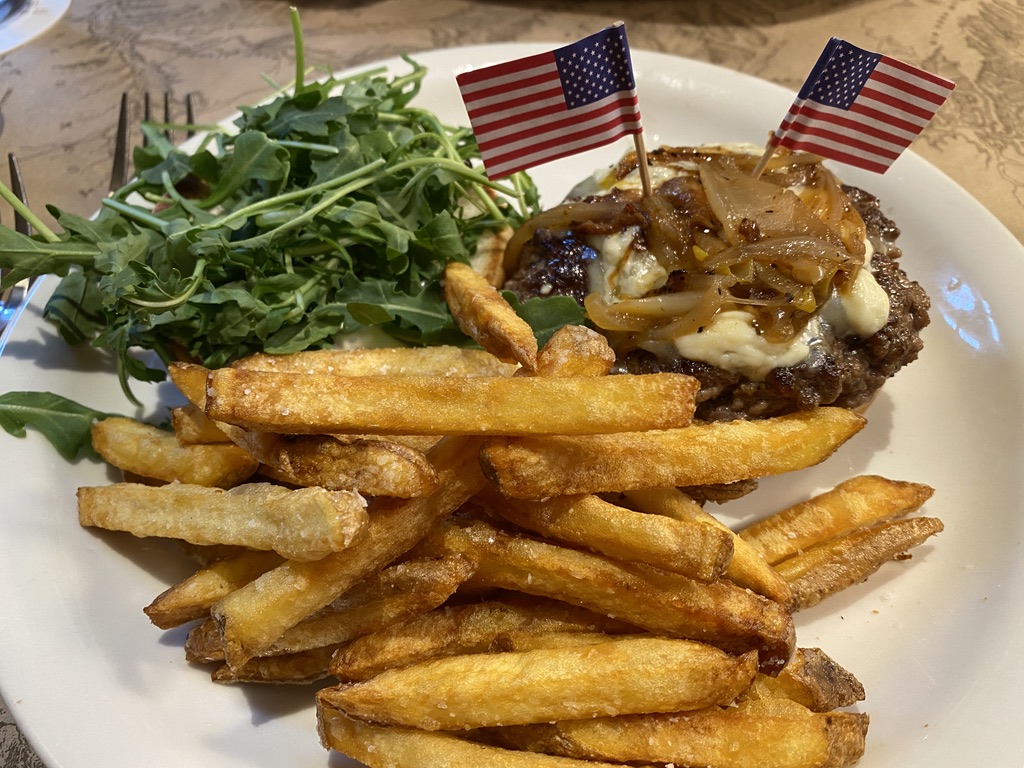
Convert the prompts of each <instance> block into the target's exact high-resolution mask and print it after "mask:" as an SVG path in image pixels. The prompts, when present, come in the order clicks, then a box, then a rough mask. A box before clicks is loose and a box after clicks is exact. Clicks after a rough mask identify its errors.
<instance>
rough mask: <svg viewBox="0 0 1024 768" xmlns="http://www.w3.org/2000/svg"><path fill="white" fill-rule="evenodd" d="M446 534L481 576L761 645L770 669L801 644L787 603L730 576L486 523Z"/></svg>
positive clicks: (449, 546)
mask: <svg viewBox="0 0 1024 768" xmlns="http://www.w3.org/2000/svg"><path fill="white" fill-rule="evenodd" d="M440 537H441V538H442V542H441V546H442V548H443V550H445V551H448V552H451V553H454V554H462V555H465V556H466V557H469V558H471V559H475V560H476V561H477V563H478V568H477V572H476V575H475V576H474V577H473V579H472V581H473V582H474V583H480V584H484V585H487V586H490V587H497V588H501V589H511V590H514V591H517V592H523V593H526V594H532V595H539V596H541V597H549V598H552V599H555V600H564V601H565V602H567V603H572V604H573V605H579V606H582V607H584V608H588V609H590V610H592V611H595V612H597V613H603V614H605V615H607V616H614V617H615V618H617V619H621V620H622V621H627V622H629V623H631V624H634V625H636V626H638V627H642V628H643V629H646V630H648V631H650V632H654V633H657V634H662V635H667V636H671V637H683V638H692V639H697V640H701V641H703V642H707V643H711V644H713V645H716V646H718V647H719V648H722V649H724V650H726V651H729V652H731V653H743V652H745V651H747V650H750V649H754V650H757V651H758V652H759V654H760V665H761V670H762V671H765V672H771V673H775V672H778V670H780V669H781V668H782V667H783V666H785V664H786V662H787V661H788V660H789V657H790V656H791V655H792V653H793V649H794V648H795V645H796V639H795V630H794V628H793V621H792V618H791V616H790V613H789V610H788V608H787V607H785V606H783V605H781V604H779V603H776V602H774V601H772V600H768V599H766V598H764V597H762V596H761V595H757V594H754V593H753V592H751V591H749V590H747V589H743V588H742V587H739V586H736V585H735V584H732V583H731V582H728V581H724V580H720V581H716V582H712V583H706V582H701V581H696V580H694V579H690V578H688V577H686V576H682V575H681V574H678V573H669V572H667V571H662V570H660V569H657V568H652V567H650V566H645V565H641V564H638V563H622V562H617V561H614V560H610V559H609V558H607V557H604V556H601V555H594V554H590V553H588V552H581V551H578V550H575V549H569V548H567V547H559V546H555V545H553V544H549V543H546V542H541V541H536V540H533V539H529V538H526V537H522V536H514V535H511V534H507V533H504V532H502V531H499V530H497V529H496V528H493V527H491V526H490V525H487V524H485V523H482V522H477V523H472V524H470V525H468V526H466V527H456V526H453V527H450V528H448V529H447V530H446V531H444V532H443V533H442V534H440Z"/></svg>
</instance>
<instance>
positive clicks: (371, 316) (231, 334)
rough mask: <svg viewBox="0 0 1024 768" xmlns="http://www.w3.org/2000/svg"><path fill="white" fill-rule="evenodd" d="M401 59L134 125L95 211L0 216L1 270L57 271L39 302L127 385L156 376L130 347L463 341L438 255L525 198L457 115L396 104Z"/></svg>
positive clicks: (498, 222) (458, 254) (197, 349)
mask: <svg viewBox="0 0 1024 768" xmlns="http://www.w3.org/2000/svg"><path fill="white" fill-rule="evenodd" d="M294 21H295V17H294V12H293V22H294ZM296 26H297V24H296ZM302 60H303V51H302V41H301V34H299V33H298V31H297V32H296V62H297V66H298V64H299V63H301V62H302ZM405 61H406V62H407V64H408V66H409V71H408V72H404V73H399V74H396V75H388V74H386V73H384V72H381V71H373V72H366V73H363V74H360V75H356V76H353V77H347V78H335V77H326V78H324V79H322V80H320V81H318V82H315V83H313V82H310V83H304V82H302V77H301V76H300V77H298V78H297V82H296V85H295V88H294V89H292V92H287V91H282V92H280V93H278V94H276V95H275V96H274V97H273V98H271V99H270V100H269V101H268V102H267V103H265V104H261V105H259V106H256V107H243V108H242V109H241V116H240V117H239V118H238V119H237V120H236V121H235V126H234V128H233V129H224V130H221V129H215V130H213V131H212V132H210V133H208V134H207V135H206V136H205V137H204V138H203V139H202V140H201V144H200V146H199V147H198V148H193V149H191V150H189V151H185V150H183V149H181V148H178V147H175V146H173V145H172V144H171V143H170V142H169V141H168V140H167V139H166V138H165V137H164V136H163V135H162V133H161V131H160V130H158V128H159V126H157V125H155V124H146V125H144V126H143V130H144V134H145V135H146V136H147V137H148V138H149V139H150V141H149V142H148V145H147V146H144V147H140V148H138V149H136V150H135V152H134V159H135V167H136V172H137V174H138V176H137V178H135V179H134V180H132V181H131V182H130V183H129V184H128V185H126V186H125V187H124V188H122V189H120V190H117V191H116V192H114V193H113V194H112V195H111V196H110V197H108V198H106V199H104V200H103V203H102V208H101V211H100V213H99V215H98V216H97V217H96V218H95V220H91V221H87V220H85V219H82V218H79V217H77V216H74V215H72V214H69V213H67V212H64V211H60V210H57V209H53V208H51V213H52V214H53V216H54V218H55V219H56V221H57V222H58V224H59V225H60V227H61V228H62V229H61V231H60V232H59V233H54V232H50V231H49V230H46V231H45V232H44V231H41V230H39V228H38V227H37V231H39V232H40V234H38V235H35V236H32V237H25V236H23V235H19V234H17V233H15V232H12V231H10V230H5V229H4V228H2V227H0V266H2V267H4V268H7V269H10V272H9V273H8V274H7V275H6V276H5V278H4V280H5V282H4V285H8V284H10V283H11V282H13V281H17V280H20V279H23V278H26V277H32V276H35V275H40V274H47V273H54V274H57V275H60V276H61V277H62V280H61V281H60V283H59V284H58V286H57V287H56V290H55V293H54V295H53V298H52V299H51V300H50V301H49V302H48V304H47V305H46V307H45V308H44V316H45V317H46V318H47V319H49V320H50V321H52V322H54V323H55V324H56V325H57V327H58V329H59V331H60V334H61V336H62V337H63V338H64V339H65V340H67V341H69V342H72V343H91V344H93V345H94V346H98V347H104V348H106V349H109V350H111V351H112V352H113V353H114V355H115V357H116V359H117V364H118V375H119V377H120V380H121V384H122V388H123V389H124V391H125V393H126V395H127V396H128V397H129V398H130V399H133V398H132V393H131V381H132V380H143V381H149V380H153V379H155V378H158V377H162V376H164V375H165V373H164V371H163V370H161V369H158V368H150V367H148V366H146V365H145V364H143V363H141V362H140V361H139V358H138V357H137V356H134V355H133V350H134V349H136V348H142V349H146V350H153V351H155V352H156V353H157V355H158V356H159V357H160V359H161V360H162V362H163V363H164V364H166V363H168V362H171V360H173V359H176V358H179V357H181V356H187V357H188V358H190V359H195V360H198V361H201V362H203V363H204V364H205V365H207V366H211V367H213V366H217V365H223V364H225V363H228V362H230V361H232V360H234V359H236V358H239V357H243V356H245V355H249V354H252V353H254V352H258V351H270V352H284V351H289V352H291V351H298V350H301V349H306V348H316V347H323V346H327V345H329V344H330V343H331V341H332V339H333V337H334V336H335V335H336V334H338V333H347V332H350V331H353V330H357V329H359V328H361V327H365V326H376V327H378V328H379V329H381V330H383V331H385V332H386V333H389V334H391V335H392V336H393V337H394V338H395V339H396V340H398V341H400V342H402V343H405V344H432V343H438V341H439V340H444V342H445V343H451V342H452V341H453V340H454V341H455V342H456V343H467V342H468V340H467V339H466V338H465V337H464V336H462V335H461V334H460V333H459V332H458V330H457V327H456V326H455V323H454V321H453V320H452V318H451V316H450V313H449V312H448V309H447V307H446V306H445V304H444V302H443V301H442V300H441V296H440V290H439V283H440V279H441V276H442V274H443V270H444V266H445V264H446V263H447V262H449V261H451V260H458V261H467V260H468V258H469V255H470V253H471V252H472V249H473V248H474V247H475V244H476V242H477V241H478V239H479V238H480V236H481V235H482V234H483V233H485V232H488V231H493V230H495V229H499V228H504V227H513V228H514V227H517V226H518V225H519V224H521V223H522V221H523V220H524V219H525V218H526V217H528V216H530V215H532V214H533V213H535V212H536V210H537V195H536V189H535V187H534V185H533V184H532V182H531V181H530V180H529V178H528V177H526V176H525V175H522V174H520V175H517V176H515V177H513V178H512V179H510V180H508V181H506V182H502V183H495V182H492V181H490V180H489V179H487V177H486V175H485V174H484V173H483V171H482V169H481V167H480V162H479V160H480V154H479V150H478V148H477V145H476V141H475V139H474V137H473V135H472V133H471V131H469V130H468V129H466V128H459V127H451V126H447V125H444V124H442V123H441V121H440V120H439V119H438V118H437V116H435V115H433V114H432V113H430V112H429V111H427V110H425V109H422V108H419V107H415V106H413V105H412V102H413V101H414V99H415V97H416V95H417V94H418V92H419V90H420V86H421V84H422V81H423V78H424V77H425V75H426V70H425V69H424V68H423V67H422V66H420V65H419V64H417V63H416V62H415V61H414V60H412V59H409V58H406V59H405ZM299 69H301V67H299ZM189 146H190V147H192V146H193V145H191V144H190V145H189ZM3 191H4V188H3V186H2V185H0V193H3ZM528 316H529V317H533V318H535V319H536V320H537V321H538V322H540V323H541V324H542V325H546V324H548V323H550V322H553V320H552V319H551V316H550V315H549V314H548V313H546V312H545V313H540V312H529V313H528Z"/></svg>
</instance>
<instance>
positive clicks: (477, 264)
mask: <svg viewBox="0 0 1024 768" xmlns="http://www.w3.org/2000/svg"><path fill="white" fill-rule="evenodd" d="M513 231H514V230H513V229H512V227H502V228H501V229H498V230H492V231H490V232H484V233H483V234H482V235H480V237H479V238H478V239H477V243H476V249H475V250H474V251H473V254H472V255H471V256H470V257H469V265H470V266H471V267H472V268H473V269H474V270H475V271H476V272H479V273H480V274H481V275H483V276H484V279H485V280H487V282H488V283H489V284H490V285H493V286H494V287H495V288H498V287H501V286H502V285H504V284H505V245H506V244H507V243H508V241H509V238H510V237H512V232H513Z"/></svg>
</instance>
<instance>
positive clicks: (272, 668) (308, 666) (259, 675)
mask: <svg viewBox="0 0 1024 768" xmlns="http://www.w3.org/2000/svg"><path fill="white" fill-rule="evenodd" d="M334 648H335V646H333V645H332V646H326V647H323V648H311V649H309V650H306V651H298V652H296V653H289V654H286V655H283V656H261V657H259V658H257V659H250V660H249V661H247V662H246V663H245V664H243V665H241V666H240V667H236V668H234V669H232V668H231V667H229V666H228V665H227V664H221V665H220V666H218V667H217V668H216V669H215V670H213V672H212V673H210V679H211V680H213V682H215V683H225V684H227V683H269V684H274V685H305V684H307V683H315V682H316V681H318V680H323V679H324V678H325V677H329V673H328V672H327V667H328V664H329V663H330V661H331V654H332V653H333V652H334Z"/></svg>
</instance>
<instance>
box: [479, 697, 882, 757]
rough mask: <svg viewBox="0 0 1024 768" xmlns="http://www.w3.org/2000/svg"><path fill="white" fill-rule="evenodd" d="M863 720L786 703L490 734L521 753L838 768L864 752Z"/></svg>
mask: <svg viewBox="0 0 1024 768" xmlns="http://www.w3.org/2000/svg"><path fill="white" fill-rule="evenodd" d="M867 729H868V716H867V715H864V714H859V713H855V712H825V713H817V712H811V711H810V710H808V709H806V708H804V707H802V706H800V705H799V704H797V703H795V702H792V701H787V700H785V699H774V700H765V701H748V702H744V703H741V704H739V705H738V706H735V707H728V708H724V709H723V708H720V707H709V708H708V709H704V710H701V711H699V712H690V713H686V714H685V716H682V715H680V714H678V713H675V714H652V715H638V716H626V717H599V718H595V719H592V720H573V721H571V722H561V723H554V724H550V725H549V724H544V725H531V726H525V727H518V728H517V727H512V728H502V729H495V730H494V731H491V732H489V735H490V736H491V738H492V739H495V740H496V741H497V742H498V743H504V744H506V745H512V744H514V745H515V746H516V747H517V748H520V749H536V750H542V749H543V750H547V751H550V752H553V753H555V754H559V755H564V756H568V757H573V758H577V759H583V760H608V761H616V762H617V761H629V763H630V764H631V765H632V764H634V761H635V762H649V763H656V764H658V765H666V764H674V765H681V766H682V765H693V766H696V765H699V766H707V767H708V768H765V766H772V768H844V767H845V766H850V765H853V764H854V763H856V762H857V761H858V760H859V759H860V758H861V756H863V754H864V746H865V737H866V735H867Z"/></svg>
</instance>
